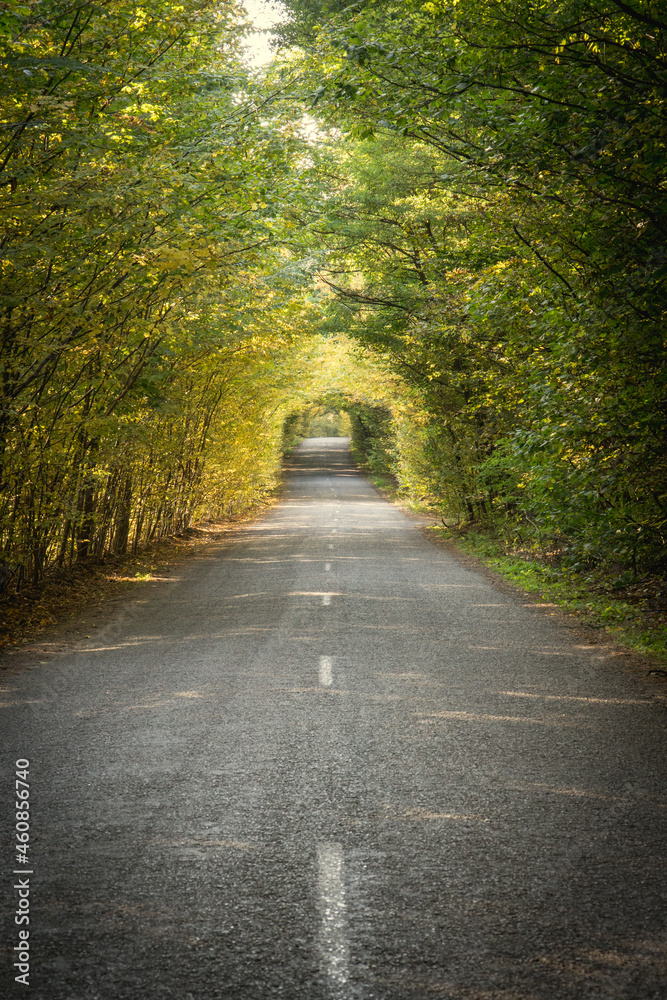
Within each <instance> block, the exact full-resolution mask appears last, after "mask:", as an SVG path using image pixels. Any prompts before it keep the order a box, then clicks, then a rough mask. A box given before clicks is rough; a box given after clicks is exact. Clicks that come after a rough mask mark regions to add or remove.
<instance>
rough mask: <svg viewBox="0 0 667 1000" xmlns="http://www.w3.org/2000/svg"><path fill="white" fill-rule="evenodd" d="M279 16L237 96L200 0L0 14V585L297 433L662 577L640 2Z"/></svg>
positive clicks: (658, 129)
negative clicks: (310, 433) (327, 440)
mask: <svg viewBox="0 0 667 1000" xmlns="http://www.w3.org/2000/svg"><path fill="white" fill-rule="evenodd" d="M285 6H286V7H287V8H288V9H289V10H290V11H291V15H292V16H291V18H290V20H289V22H288V23H286V24H285V25H284V26H283V27H282V28H281V29H280V32H279V38H280V40H281V42H282V44H283V46H284V47H285V48H286V52H285V53H284V54H283V55H282V56H281V57H279V58H278V59H277V61H276V64H275V65H274V66H273V67H272V68H270V69H269V71H268V72H267V74H266V77H265V78H264V79H262V78H261V77H260V76H255V77H253V75H252V74H251V73H249V71H248V70H247V68H245V67H244V65H243V63H242V61H241V59H240V56H239V53H240V52H241V46H242V42H243V37H244V30H245V29H244V25H243V21H242V17H241V15H240V14H239V9H238V8H237V7H236V6H235V5H234V4H227V3H226V4H222V5H219V4H216V3H213V2H209V0H183V2H181V3H178V4H176V3H173V2H169V0H149V2H146V3H142V4H139V3H134V2H131V0H114V2H112V3H95V2H91V0H82V2H80V3H77V4H71V3H69V2H67V0H25V2H14V0H11V2H9V0H7V2H5V3H2V4H0V62H1V65H2V77H3V86H2V92H1V94H0V119H1V124H2V129H1V133H0V135H1V137H2V138H0V211H1V213H2V227H3V228H2V257H1V262H2V263H1V266H2V272H1V274H0V295H1V301H0V310H1V311H0V350H1V352H2V368H1V370H0V378H1V380H2V405H1V406H0V431H1V437H2V444H1V448H2V451H1V453H0V486H1V488H2V493H1V495H0V548H1V554H0V558H1V559H2V573H1V576H2V581H1V582H2V585H3V586H6V585H7V584H8V583H9V584H12V585H13V584H14V583H19V584H20V583H22V582H25V581H29V580H30V581H38V580H39V579H40V578H41V577H42V576H43V575H44V573H45V572H46V571H47V570H48V569H49V568H50V567H53V566H65V565H69V564H70V563H71V562H72V561H74V560H76V559H77V558H82V557H86V556H90V555H100V554H103V553H104V552H107V551H112V552H123V551H125V550H126V549H127V548H128V547H134V548H136V547H137V546H140V545H141V544H143V543H144V542H146V541H147V540H150V539H152V538H155V537H158V536H160V535H161V534H164V533H168V532H173V531H177V530H180V529H181V528H183V527H184V526H186V525H187V524H188V523H190V521H192V519H193V518H198V517H204V516H218V515H221V514H222V515H225V514H229V513H230V512H234V511H237V510H240V509H243V508H244V507H247V506H248V505H249V504H251V503H252V502H253V500H254V499H256V498H258V497H259V496H261V495H262V494H263V493H264V492H265V491H266V490H267V489H269V488H270V486H271V484H272V483H273V481H274V477H275V473H276V471H277V469H278V467H279V461H280V455H281V439H282V443H283V447H285V446H289V445H290V444H291V443H293V441H294V440H296V439H297V437H298V436H299V434H300V433H304V432H305V431H306V430H307V427H308V426H312V427H314V428H315V429H316V431H317V432H318V433H319V432H322V433H325V432H328V430H329V428H331V429H332V430H336V431H337V432H338V433H340V432H341V431H342V430H345V429H348V428H349V429H351V432H352V436H353V438H354V442H355V447H356V449H357V452H358V454H360V455H363V456H364V458H365V460H366V461H367V462H368V463H369V464H370V465H371V466H372V467H374V468H376V469H378V470H379V469H381V468H383V469H387V470H390V471H391V472H392V473H393V474H394V475H395V476H396V478H397V479H398V481H399V483H400V484H401V488H402V489H403V491H404V492H405V493H408V494H410V495H413V496H417V497H423V496H426V497H428V498H429V499H430V500H431V502H433V503H436V504H439V505H440V507H441V509H442V511H443V513H444V514H445V515H446V517H448V518H454V519H457V520H463V521H466V522H468V523H470V522H480V521H484V522H487V523H489V522H490V523H493V524H494V525H495V526H496V528H497V529H498V530H501V531H503V532H506V533H507V534H509V535H512V534H513V533H514V534H517V535H519V536H521V537H522V538H523V540H524V544H525V543H526V542H527V541H528V542H531V541H532V542H536V543H538V544H540V545H542V546H543V547H546V548H548V549H549V550H550V551H551V552H557V553H561V554H562V555H563V556H564V558H565V561H566V562H567V563H569V564H570V565H573V566H582V565H588V564H590V563H599V564H607V565H612V566H617V567H619V569H621V570H624V569H630V570H632V571H633V572H635V573H636V572H639V571H643V570H645V569H647V570H648V569H650V570H656V569H658V570H664V567H665V561H664V551H665V547H664V533H665V526H666V522H665V505H666V504H665V501H666V498H667V485H666V479H667V459H666V457H665V439H666V437H667V434H666V429H667V428H666V422H667V398H666V385H665V365H664V353H665V352H664V336H665V333H664V331H665V298H666V291H665V289H666V284H667V248H666V229H667V223H666V211H665V209H666V204H667V191H666V185H667V166H666V165H667V157H666V155H665V145H666V140H667V129H666V125H665V90H666V88H667V57H666V52H665V35H664V33H665V27H666V25H665V23H664V22H665V21H666V19H667V18H666V16H665V11H664V9H663V5H661V4H659V3H654V2H649V0H642V2H640V0H634V2H632V3H624V2H623V3H622V2H620V0H599V2H595V0H561V2H556V3H549V4H546V3H544V4H543V3H534V2H531V3H529V2H526V0H507V2H505V3H503V4H499V3H496V2H492V0H488V2H486V0H482V2H479V0H476V2H474V3H473V2H472V0H449V2H445V0H430V2H418V0H402V2H400V3H398V2H396V3H389V4H386V3H382V4H381V3H379V2H378V0H359V2H357V3H353V4H351V5H349V4H346V3H345V2H343V0H292V2H288V3H286V4H285ZM294 46H297V48H295V47H294ZM306 114H309V115H310V116H311V118H310V125H309V119H308V118H307V117H304V115H306ZM315 116H317V129H318V131H314V129H313V127H312V122H313V120H314V117H315ZM304 125H305V126H306V128H304ZM350 337H352V338H353V339H354V342H355V343H356V345H357V346H356V348H355V347H353V346H351V342H350V339H349V338H350ZM343 412H344V413H346V414H347V417H344V418H341V417H339V416H335V415H336V414H341V413H343Z"/></svg>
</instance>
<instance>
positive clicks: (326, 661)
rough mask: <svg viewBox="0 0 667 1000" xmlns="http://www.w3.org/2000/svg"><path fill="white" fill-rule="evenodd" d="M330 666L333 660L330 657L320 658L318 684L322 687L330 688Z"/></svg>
mask: <svg viewBox="0 0 667 1000" xmlns="http://www.w3.org/2000/svg"><path fill="white" fill-rule="evenodd" d="M332 666H333V660H332V659H331V657H330V656H320V684H321V685H322V687H331V685H332V684H333V677H332V675H331V667H332Z"/></svg>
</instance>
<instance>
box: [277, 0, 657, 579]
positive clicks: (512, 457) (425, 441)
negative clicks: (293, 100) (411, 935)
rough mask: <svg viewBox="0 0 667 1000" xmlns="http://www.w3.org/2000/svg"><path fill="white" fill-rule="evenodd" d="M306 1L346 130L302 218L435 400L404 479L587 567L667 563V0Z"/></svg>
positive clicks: (320, 67) (379, 333) (363, 326)
mask: <svg viewBox="0 0 667 1000" xmlns="http://www.w3.org/2000/svg"><path fill="white" fill-rule="evenodd" d="M287 6H288V7H292V8H293V11H294V14H295V17H296V22H295V23H293V24H292V25H291V27H290V29H289V31H291V33H292V36H293V37H299V36H298V31H297V28H298V25H299V24H301V25H302V30H301V35H300V41H301V43H302V45H303V46H304V51H305V55H304V56H303V58H302V59H301V63H300V68H301V72H302V73H303V74H304V78H305V80H306V81H307V84H306V85H307V87H308V89H309V91H310V103H311V105H312V106H313V107H314V108H315V110H316V113H317V114H318V115H320V116H321V118H322V120H323V121H324V122H325V123H326V125H327V126H328V127H329V129H332V128H338V129H339V130H340V132H341V133H342V135H343V136H344V137H346V138H345V141H344V142H342V143H339V148H338V150H336V151H334V150H333V149H332V148H331V143H329V147H330V153H329V159H328V162H327V163H326V166H324V167H323V170H324V171H325V172H326V175H327V176H328V177H329V178H335V180H333V182H332V187H333V191H332V195H331V197H330V198H329V199H328V200H327V203H326V206H324V207H323V210H322V211H321V213H320V219H319V222H318V221H317V220H315V219H311V218H308V217H306V218H305V219H304V221H305V222H307V224H308V227H309V230H310V231H311V232H315V233H316V240H315V239H313V246H314V245H315V243H316V241H317V242H319V243H320V244H322V243H324V244H325V246H326V252H324V253H321V255H320V261H321V266H322V275H323V278H324V279H325V280H326V281H327V282H328V283H329V287H330V288H331V289H332V291H333V292H334V294H335V296H336V298H337V299H338V301H339V302H340V303H345V305H346V309H347V313H348V315H353V318H352V319H348V320H347V322H348V324H351V329H353V330H354V333H355V335H356V336H357V337H359V338H360V340H362V341H363V342H364V343H365V344H367V345H368V346H369V347H370V348H371V349H373V350H375V351H377V352H378V353H379V354H381V355H383V356H389V357H391V358H392V359H393V361H394V364H395V366H396V368H397V370H399V371H400V372H401V373H402V374H403V375H404V376H405V377H406V378H408V380H409V381H410V382H411V384H412V385H413V386H414V388H415V391H416V392H418V393H419V395H420V397H421V400H422V403H423V405H424V407H425V409H426V412H427V414H428V417H427V419H426V420H425V421H424V420H420V421H417V422H416V423H415V424H414V430H413V434H412V438H413V442H412V454H411V456H410V457H409V458H407V459H406V457H405V456H404V455H403V457H401V455H402V448H401V446H399V447H398V458H397V459H396V460H395V468H397V469H398V471H399V474H400V475H402V476H403V481H404V484H405V487H406V488H407V489H410V490H413V491H414V490H417V491H422V492H428V493H430V494H431V495H432V496H434V498H436V499H438V500H441V501H443V502H444V504H445V507H446V508H447V509H448V510H449V512H456V511H458V512H459V516H460V517H465V518H467V519H468V520H480V519H484V518H486V519H491V520H494V521H495V522H496V523H497V524H502V525H504V526H505V527H506V528H507V529H508V530H514V531H519V532H521V533H522V534H523V535H524V536H528V535H532V536H533V538H536V539H537V540H539V541H540V542H541V543H544V544H547V545H548V546H550V547H551V548H556V549H559V550H561V551H563V552H564V553H565V555H566V558H567V559H568V560H569V561H570V562H571V563H572V564H574V565H583V564H585V563H587V562H590V561H599V560H606V561H608V562H610V563H612V564H617V565H620V566H623V567H626V566H630V567H632V568H634V569H635V570H637V569H638V568H639V567H642V568H653V569H655V568H658V567H660V566H662V567H664V551H665V549H664V541H665V538H664V534H665V526H666V522H665V501H666V499H667V484H666V474H667V461H666V458H665V440H666V438H667V434H666V433H665V432H666V429H667V428H666V417H667V398H666V393H665V388H666V386H665V366H664V355H665V351H664V336H665V332H664V331H665V297H666V293H665V288H666V279H667V254H666V242H665V237H666V235H667V234H666V228H667V227H666V221H667V219H666V211H665V209H666V205H667V202H666V195H667V191H666V184H667V173H666V171H667V157H666V156H665V144H666V140H667V127H666V122H665V90H666V87H667V59H666V51H665V44H666V43H665V27H666V26H667V25H666V24H665V20H666V19H665V13H666V12H665V10H664V6H663V5H661V4H658V3H650V2H641V3H640V2H637V3H634V4H625V3H620V2H616V0H600V2H595V0H563V2H560V3H549V4H540V3H527V2H525V0H508V2H507V3H503V4H498V3H495V2H488V3H484V2H482V3H480V2H478V0H475V2H474V3H473V2H470V0H456V2H454V0H451V2H444V0H442V2H441V0H434V2H428V3H422V2H416V0H407V2H401V3H400V4H398V3H396V4H379V3H376V2H373V0H367V2H361V3H356V4H352V5H351V6H348V7H346V8H345V9H343V10H342V11H341V10H335V9H334V7H333V6H331V5H328V4H326V3H324V4H318V3H306V2H300V3H298V4H294V5H292V4H288V5H287ZM304 11H306V13H307V16H306V17H304V16H303V12H304ZM318 11H319V13H320V22H319V27H315V24H316V21H317V13H318ZM295 32H296V34H295ZM288 33H289V32H288ZM330 134H331V133H330ZM334 134H335V133H334ZM323 137H324V136H323ZM325 159H326V157H325ZM399 437H400V435H399ZM414 439H417V447H415V444H414ZM402 440H403V442H405V441H406V440H407V439H406V435H405V434H403V437H402Z"/></svg>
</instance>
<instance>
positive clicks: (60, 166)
mask: <svg viewBox="0 0 667 1000" xmlns="http://www.w3.org/2000/svg"><path fill="white" fill-rule="evenodd" d="M4 8H5V15H4V20H3V21H2V24H1V25H0V31H1V32H2V34H1V36H0V45H1V56H2V72H3V83H4V86H3V88H2V94H3V96H2V98H1V99H0V100H1V106H0V117H1V119H2V136H3V139H2V146H1V149H0V157H1V159H0V167H1V168H2V174H1V175H0V184H1V185H2V186H1V187H0V192H1V194H2V206H1V207H2V217H3V237H2V246H3V260H2V286H1V296H2V313H1V318H0V337H1V343H2V373H1V378H2V400H3V402H2V408H1V410H0V430H1V438H2V457H1V459H0V481H1V485H2V501H1V503H0V540H1V547H2V552H3V559H4V562H3V567H4V570H3V575H4V578H5V579H4V581H3V582H9V581H11V582H18V583H21V582H22V581H23V580H31V581H37V580H39V579H40V577H41V576H42V575H43V573H44V572H45V570H46V569H47V568H48V567H49V566H52V565H54V564H55V565H59V566H62V565H67V564H69V563H71V562H72V560H74V559H76V558H77V557H82V556H86V555H90V554H100V553H103V552H105V551H109V550H110V551H113V552H123V551H125V549H126V548H127V546H128V545H132V546H134V547H135V548H136V546H138V545H139V544H141V543H142V542H144V541H146V540H149V539H151V538H154V537H157V536H159V535H160V534H163V533H165V532H170V531H174V530H179V529H180V528H182V527H183V526H185V525H186V524H187V523H188V522H189V521H190V520H191V518H192V517H193V516H196V515H199V516H201V514H202V512H208V513H215V512H229V511H230V510H233V509H235V508H242V507H244V506H247V505H248V504H249V503H250V502H252V500H253V499H254V498H255V497H256V496H257V495H259V494H261V492H262V491H263V490H265V489H266V487H267V485H270V483H271V482H272V481H273V475H274V473H275V470H276V467H277V463H278V461H279V452H278V448H277V441H278V435H279V430H280V423H281V414H280V412H278V410H279V408H280V406H281V405H282V396H283V394H284V393H289V386H290V378H291V374H290V368H289V365H290V364H293V363H292V362H289V360H286V359H287V358H288V355H289V353H290V351H292V348H291V347H290V344H292V342H293V341H294V337H295V323H296V320H297V319H298V318H299V316H300V310H301V308H302V307H301V302H300V300H299V296H298V275H297V276H296V278H295V277H294V276H293V275H292V276H290V279H289V283H288V284H286V283H285V279H284V275H283V276H281V268H282V265H283V264H284V259H283V257H282V256H281V254H280V252H279V250H278V249H277V247H276V241H275V239H274V235H273V217H274V216H275V205H276V204H279V203H280V199H281V198H283V199H285V200H291V198H292V191H291V186H293V184H294V177H295V173H296V168H295V167H294V157H295V156H296V153H297V151H298V149H299V148H300V146H301V143H300V142H298V141H296V140H293V138H292V137H291V128H290V125H289V122H287V123H285V122H283V121H279V120H278V119H277V118H276V117H275V116H274V117H273V118H272V119H271V121H266V120H264V119H262V118H261V117H260V114H259V111H258V108H257V106H256V105H255V104H254V103H253V101H252V99H251V98H250V96H248V94H247V93H245V92H244V91H243V90H242V88H243V87H244V86H245V85H246V83H247V80H246V76H247V74H246V72H245V70H244V68H243V66H242V65H241V63H240V62H239V59H238V57H237V54H236V51H237V49H238V45H239V43H240V42H241V40H242V29H241V26H240V22H239V21H238V16H237V12H235V10H234V8H233V7H232V5H226V6H223V7H222V8H219V5H217V4H215V3H211V2H206V0H185V2H183V3H181V4H174V3H171V2H167V0H150V2H147V3H142V4H137V3H133V2H126V0H121V2H114V3H111V4H98V3H91V2H82V3H78V4H74V5H72V4H70V3H68V2H67V0H38V2H33V3H26V4H23V5H18V6H15V5H13V4H12V5H9V7H8V5H7V4H5V5H4ZM293 168H294V169H293ZM295 281H296V289H295ZM292 353H293V352H292ZM286 366H287V367H286Z"/></svg>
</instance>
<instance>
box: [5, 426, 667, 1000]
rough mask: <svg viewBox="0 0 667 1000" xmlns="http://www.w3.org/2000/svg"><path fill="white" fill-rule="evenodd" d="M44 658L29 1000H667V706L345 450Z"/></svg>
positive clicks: (25, 698)
mask: <svg viewBox="0 0 667 1000" xmlns="http://www.w3.org/2000/svg"><path fill="white" fill-rule="evenodd" d="M55 648H56V647H54V649H55ZM40 658H41V659H44V656H43V654H42V655H41V656H35V657H34V658H33V660H32V661H31V660H30V657H28V658H27V664H26V657H25V656H24V657H23V667H22V669H20V670H18V669H16V668H15V667H11V668H10V669H9V670H6V671H5V672H4V675H3V676H4V677H5V678H6V680H5V682H4V685H3V686H4V691H3V699H2V700H3V708H2V710H1V711H2V715H1V717H2V719H3V720H4V724H3V736H2V767H3V779H2V780H3V784H2V787H3V794H2V812H3V815H2V821H3V823H4V824H5V826H4V827H3V830H7V835H6V836H5V837H4V838H3V840H2V843H3V845H4V846H3V863H4V870H5V872H6V874H5V875H4V887H3V892H4V893H5V894H6V897H7V898H8V900H9V906H8V908H7V911H6V912H7V914H8V916H7V919H6V925H5V934H4V941H5V942H6V953H5V954H6V955H12V956H14V957H13V958H10V959H9V962H8V963H7V966H6V968H5V970H4V976H5V982H4V987H0V992H2V989H3V988H4V989H5V992H4V994H3V995H7V996H11V997H13V996H31V997H32V998H34V1000H117V998H127V1000H139V998H141V1000H158V998H159V1000H162V998H165V1000H166V998H177V1000H199V998H202V1000H214V998H220V1000H223V998H224V1000H269V998H271V1000H275V998H277V997H283V998H286V1000H357V998H358V1000H418V998H419V1000H422V998H423V1000H433V998H447V1000H565V998H567V1000H584V998H591V1000H592V998H595V1000H601V998H618V1000H621V998H623V1000H648V998H656V1000H657V998H661V1000H664V997H665V995H666V994H667V944H666V937H665V882H666V874H665V865H664V853H665V826H666V824H665V819H666V817H667V811H666V809H667V797H666V796H665V780H664V773H665V772H664V750H665V715H664V707H663V705H662V704H660V702H659V701H658V700H657V699H656V698H654V697H653V696H652V695H651V694H650V693H647V692H646V691H645V690H644V689H643V688H642V687H641V686H640V685H639V683H638V682H637V681H635V680H633V678H632V677H631V676H630V675H629V674H628V673H626V672H625V671H624V670H623V669H622V668H621V667H620V666H619V665H618V663H616V662H615V661H614V660H613V659H610V658H609V657H608V656H605V655H604V651H602V652H601V649H600V647H599V646H596V645H590V643H588V642H587V641H585V640H582V639H581V638H578V637H577V633H576V632H575V631H573V630H572V629H568V628H566V627H565V626H564V625H562V624H558V622H557V621H556V620H554V619H550V618H549V615H548V612H547V613H546V614H545V611H544V608H538V607H531V606H527V604H526V600H525V599H522V598H520V597H514V596H512V595H511V594H508V593H507V592H506V591H504V590H499V589H497V588H495V587H494V586H493V585H492V584H491V583H489V582H488V580H487V579H486V578H485V577H484V576H482V575H480V574H477V573H475V572H473V571H471V570H470V569H468V568H466V567H465V566H463V565H461V564H459V563H458V562H457V561H455V559H453V558H452V557H451V556H450V555H449V554H448V552H447V551H445V550H444V549H443V548H442V547H438V546H437V545H434V544H433V543H432V542H430V541H429V540H428V539H427V538H426V537H425V536H424V534H423V533H421V532H420V531H419V530H418V528H416V527H415V526H414V524H413V522H412V521H411V520H410V519H409V518H407V517H406V516H405V515H403V514H402V513H401V512H400V511H398V510H397V509H396V508H394V507H392V506H391V505H390V504H388V503H386V502H384V501H383V500H382V499H380V498H379V496H378V495H377V494H376V493H375V492H374V490H373V489H372V488H371V487H370V486H369V485H368V484H367V483H366V481H365V480H364V479H363V478H362V477H360V476H359V475H358V474H357V473H356V472H355V471H354V469H353V467H352V466H351V463H350V460H349V456H348V452H347V447H346V442H345V441H344V440H342V439H312V440H310V441H306V442H305V443H304V444H303V445H302V446H301V447H300V449H299V450H298V452H297V453H296V455H295V457H294V460H293V468H292V471H291V473H290V475H289V478H288V489H287V493H286V496H285V499H284V501H283V502H281V503H280V504H279V505H278V506H276V507H275V508H273V509H272V510H271V511H270V512H269V513H268V514H267V516H266V517H264V518H263V519H261V520H258V521H256V522H254V523H251V524H249V525H247V526H246V527H244V528H243V529H241V530H239V531H237V532H234V533H232V534H231V535H230V536H229V537H228V539H227V540H225V541H223V542H222V543H220V544H218V545H217V546H216V545H214V546H213V547H212V548H211V549H210V550H207V551H206V553H205V554H204V555H203V556H201V557H198V558H195V559H192V560H190V561H186V562H185V563H184V564H183V565H182V566H181V567H180V569H179V571H178V573H177V574H176V576H175V577H174V579H166V580H157V581H154V582H151V583H149V584H146V585H145V586H144V587H142V588H140V589H138V590H137V591H136V592H134V594H133V597H132V598H131V599H130V600H128V601H127V603H126V604H125V605H124V606H123V607H122V608H121V609H120V610H118V611H117V612H115V613H114V615H113V617H112V620H111V621H110V622H108V623H107V624H106V625H105V626H103V627H101V628H99V629H97V630H96V631H94V632H91V634H90V638H83V637H82V638H81V640H80V641H79V643H78V646H77V647H76V648H73V649H72V648H70V649H69V650H68V649H65V651H62V652H60V653H55V652H54V653H53V654H51V655H50V656H48V657H47V662H44V663H40V662H38V660H39V659H40ZM28 668H29V669H28ZM24 758H25V759H29V760H30V775H29V784H30V796H31V803H32V809H31V830H30V835H31V837H32V839H31V842H30V843H31V853H30V858H31V867H30V868H29V869H28V868H26V866H23V867H22V866H21V865H20V864H19V863H18V862H16V861H15V859H14V858H15V856H14V854H13V853H12V848H11V844H12V843H13V841H12V839H11V838H12V837H13V823H14V819H15V817H14V812H13V810H14V799H13V798H10V795H11V791H10V787H11V785H10V783H11V782H12V780H13V777H14V770H15V761H16V760H17V759H24ZM15 869H16V870H17V871H19V874H18V875H14V874H12V872H13V871H14V870H15ZM26 871H29V872H30V874H29V875H26V874H25V872H26ZM26 880H27V881H26ZM22 884H23V885H24V886H25V887H26V888H27V887H29V897H28V896H27V895H26V893H25V892H23V894H22V895H21V892H20V886H21V885H22ZM16 886H18V887H19V888H16ZM20 899H24V900H25V899H28V904H26V903H25V902H23V903H21V902H20ZM26 905H29V918H30V925H29V933H30V937H29V941H28V943H29V956H30V961H29V963H28V964H29V966H30V972H29V983H30V986H29V988H28V989H26V987H25V986H24V985H23V984H21V983H15V982H14V981H13V980H14V972H15V970H12V968H11V965H12V963H13V961H14V960H15V958H16V954H19V955H20V954H23V956H24V958H25V953H26V949H25V941H26V939H25V938H23V939H19V937H18V933H19V931H20V930H21V929H27V928H26V927H25V926H22V925H17V924H15V923H14V916H13V915H14V913H16V912H18V913H20V914H21V913H23V912H24V911H25V907H26ZM17 947H22V948H23V952H20V951H19V952H17V951H16V950H15V949H16V948H17Z"/></svg>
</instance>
